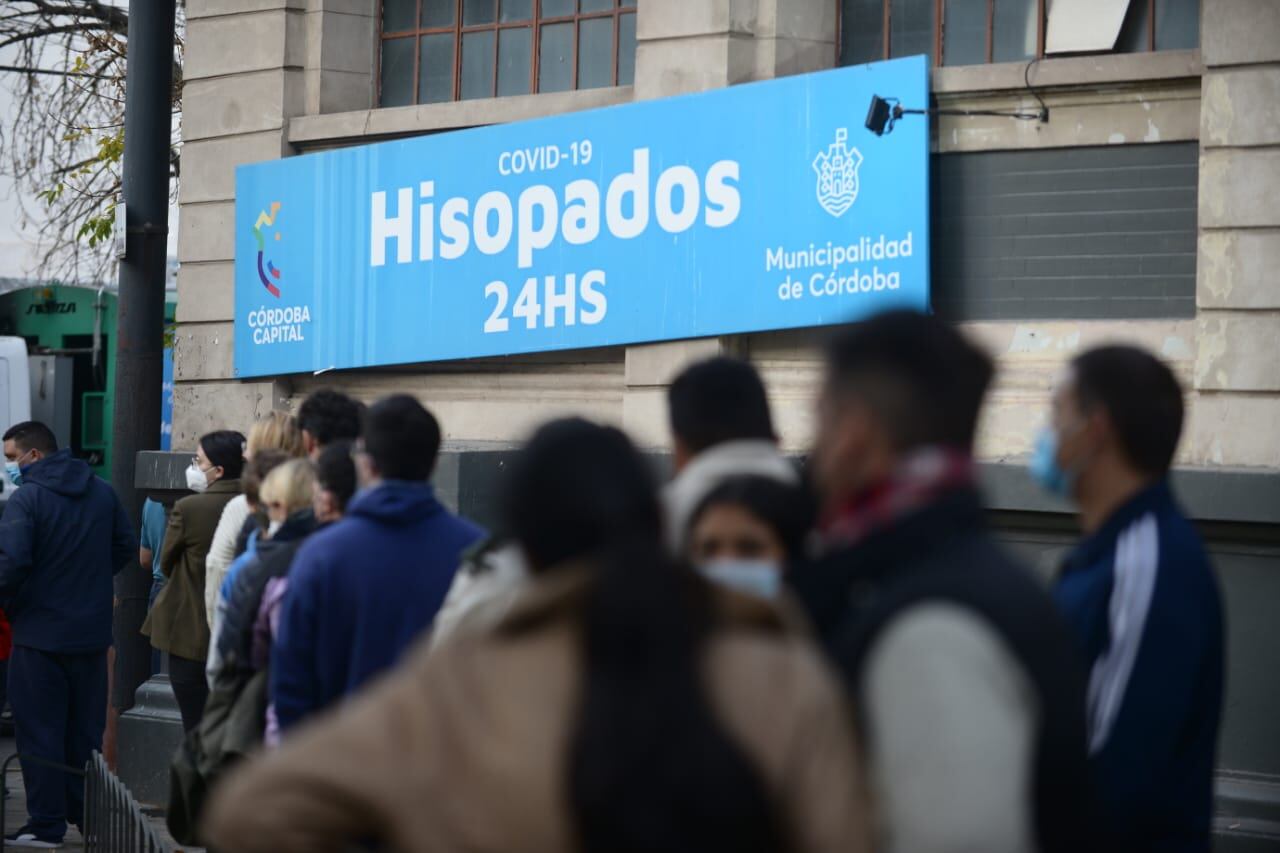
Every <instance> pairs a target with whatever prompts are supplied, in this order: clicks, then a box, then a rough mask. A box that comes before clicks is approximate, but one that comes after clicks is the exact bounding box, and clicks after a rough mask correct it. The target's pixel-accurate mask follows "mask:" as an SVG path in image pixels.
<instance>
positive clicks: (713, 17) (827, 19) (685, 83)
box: [622, 0, 836, 447]
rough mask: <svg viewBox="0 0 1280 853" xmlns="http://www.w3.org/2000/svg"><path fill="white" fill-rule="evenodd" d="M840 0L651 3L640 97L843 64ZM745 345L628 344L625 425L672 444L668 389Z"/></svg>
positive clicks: (644, 24)
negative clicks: (698, 365) (694, 368)
mask: <svg viewBox="0 0 1280 853" xmlns="http://www.w3.org/2000/svg"><path fill="white" fill-rule="evenodd" d="M835 43H836V12H835V3H834V2H832V0H698V2H688V0H644V2H643V3H641V4H640V6H639V8H638V10H637V20H636V76H635V97H636V99H637V100H647V99H650V98H664V97H668V96H671V95H683V94H687V93H690V92H701V91H705V90H707V89H715V88H719V87H722V86H731V85H733V84H735V83H746V82H750V81H752V80H765V79H769V78H772V77H780V76H784V75H787V74H798V73H801V72H805V71H816V70H819V69H823V68H830V67H832V66H833V65H834V64H835V58H836V57H835ZM731 349H738V348H737V347H735V346H734V344H733V342H732V341H731V340H730V339H728V338H707V339H702V340H696V341H676V342H672V343H659V344H648V345H644V346H632V347H628V348H627V356H626V387H625V391H624V395H623V406H622V414H623V425H624V426H625V427H626V429H627V430H628V432H630V433H631V435H632V436H633V437H635V439H636V441H637V442H639V443H640V444H641V445H643V446H646V447H665V446H667V445H668V444H669V443H670V436H669V435H668V430H667V423H666V401H665V397H666V388H667V386H668V385H670V384H671V380H672V379H673V378H674V377H675V375H676V374H678V373H679V372H680V370H681V369H682V368H683V367H684V366H685V365H687V364H689V363H690V362H693V361H696V360H698V359H702V358H708V357H710V356H713V355H717V354H720V353H724V352H727V351H729V350H731Z"/></svg>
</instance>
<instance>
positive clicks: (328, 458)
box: [316, 441, 356, 512]
mask: <svg viewBox="0 0 1280 853" xmlns="http://www.w3.org/2000/svg"><path fill="white" fill-rule="evenodd" d="M316 483H318V484H319V486H320V488H321V489H324V490H325V491H326V492H329V493H331V494H332V495H333V496H334V498H335V499H336V500H337V502H338V509H339V510H341V511H343V512H346V510H347V503H348V502H349V501H350V500H351V498H352V496H354V495H355V493H356V465H355V462H354V461H353V460H352V459H351V442H349V441H336V442H334V443H333V444H331V445H329V446H328V447H326V448H325V449H324V450H322V451H320V455H319V456H318V457H317V458H316Z"/></svg>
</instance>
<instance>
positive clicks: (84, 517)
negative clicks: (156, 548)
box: [0, 450, 138, 654]
mask: <svg viewBox="0 0 1280 853" xmlns="http://www.w3.org/2000/svg"><path fill="white" fill-rule="evenodd" d="M137 557H138V539H137V537H136V536H135V535H134V533H133V524H132V523H131V522H130V521H129V518H128V516H127V515H125V511H124V507H123V506H121V504H120V501H119V499H118V498H117V497H116V493H115V491H113V490H112V488H111V487H110V486H109V485H107V484H106V482H104V481H103V480H100V479H98V478H97V477H95V476H94V475H93V471H92V470H91V469H90V468H89V466H88V464H86V463H85V462H83V461H81V460H79V459H75V458H73V457H72V456H71V451H69V450H59V451H58V452H57V453H53V454H51V455H49V456H47V457H45V458H44V459H41V460H40V461H39V462H36V463H34V464H32V465H30V466H28V467H27V468H26V469H25V470H24V471H23V472H22V486H21V487H20V488H19V489H18V491H17V492H15V493H14V495H13V497H11V498H9V502H8V504H7V505H6V506H5V508H4V516H3V518H0V598H3V600H4V609H5V612H6V613H7V614H8V616H9V621H10V622H11V623H12V624H13V642H14V643H15V644H16V645H19V646H27V647H29V648H33V649H40V650H41V651H46V652H54V653H63V654H77V653H84V652H97V651H101V650H103V649H106V648H107V647H108V646H110V645H111V596H112V577H113V576H114V575H115V574H116V572H119V571H120V570H121V569H123V568H124V567H125V566H127V565H128V564H129V561H130V560H136V559H137Z"/></svg>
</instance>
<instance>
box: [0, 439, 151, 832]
mask: <svg viewBox="0 0 1280 853" xmlns="http://www.w3.org/2000/svg"><path fill="white" fill-rule="evenodd" d="M4 457H5V469H6V472H7V473H8V475H9V477H10V479H12V480H13V481H14V483H15V484H17V485H18V490H17V491H16V492H15V493H14V494H13V496H12V497H10V498H9V502H8V504H7V505H6V506H5V508H4V515H3V517H2V518H0V599H2V600H3V603H4V610H5V612H6V613H7V614H8V615H9V620H10V621H11V622H12V623H13V657H12V658H11V659H10V661H9V701H10V703H11V704H12V706H13V716H14V722H15V724H16V729H17V740H18V752H20V753H22V754H23V755H30V756H32V757H33V758H41V759H44V760H46V761H50V762H54V763H56V764H62V765H68V766H71V767H78V768H79V767H84V765H85V762H87V761H88V760H89V756H90V754H91V753H92V752H93V750H95V749H101V747H102V732H103V728H104V726H105V725H106V713H107V649H108V648H110V646H111V596H112V588H111V584H112V577H113V576H114V575H115V574H116V573H117V572H119V571H120V570H121V569H123V568H124V567H125V566H126V565H128V563H129V561H130V560H131V559H136V557H137V554H138V540H137V538H136V537H135V536H134V533H133V525H132V523H131V522H130V521H129V518H128V516H127V515H126V514H125V511H124V507H123V506H121V504H120V501H119V499H118V498H117V497H116V493H115V492H114V491H112V489H111V487H110V486H109V485H107V484H106V483H105V482H103V481H102V480H100V479H98V478H97V477H95V476H93V472H92V471H91V470H90V469H89V466H88V465H87V464H86V463H84V462H82V461H80V460H79V459H74V458H72V456H71V452H70V451H69V450H58V445H57V441H56V439H55V438H54V436H53V433H52V432H51V431H50V430H49V428H48V427H47V426H45V425H44V424H41V423H35V422H29V423H21V424H18V425H16V426H14V427H11V428H10V429H9V431H8V432H6V433H5V434H4ZM22 776H23V782H24V784H25V785H26V791H27V813H28V819H27V824H26V826H24V827H22V828H21V829H19V830H18V831H17V832H16V833H14V834H12V835H10V836H8V837H7V838H6V839H5V845H6V846H8V847H41V848H50V847H57V846H60V845H61V843H62V837H63V835H64V834H65V833H66V829H67V821H68V820H70V821H71V822H72V823H75V824H82V823H83V820H84V792H83V782H82V781H81V780H80V779H79V778H77V777H74V776H71V775H69V774H67V773H66V772H64V771H62V770H59V769H56V768H52V767H47V766H44V765H38V764H35V763H34V762H31V763H27V762H24V763H23V767H22Z"/></svg>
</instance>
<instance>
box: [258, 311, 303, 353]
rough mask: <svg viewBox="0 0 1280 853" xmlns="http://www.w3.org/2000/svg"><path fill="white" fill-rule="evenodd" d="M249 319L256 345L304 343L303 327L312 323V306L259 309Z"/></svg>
mask: <svg viewBox="0 0 1280 853" xmlns="http://www.w3.org/2000/svg"><path fill="white" fill-rule="evenodd" d="M247 319H248V322H249V328H250V329H252V330H253V342H254V344H256V345H259V346H261V345H263V344H280V343H291V342H294V341H304V340H306V338H305V337H304V336H303V326H304V325H306V324H307V323H310V322H311V306H309V305H297V306H294V305H290V306H287V307H285V308H258V309H257V310H256V311H250V312H249V316H248V318H247Z"/></svg>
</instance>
